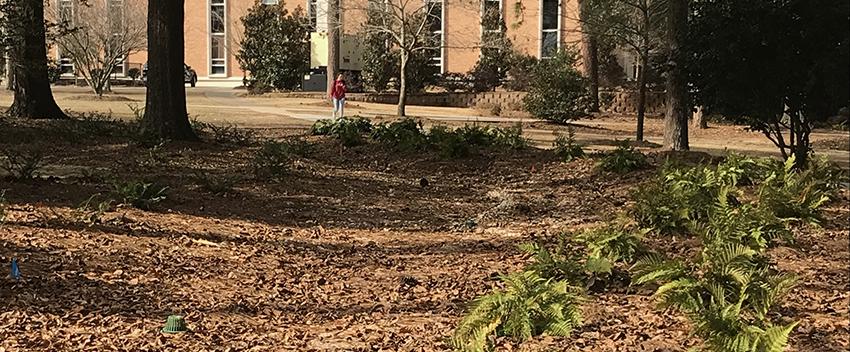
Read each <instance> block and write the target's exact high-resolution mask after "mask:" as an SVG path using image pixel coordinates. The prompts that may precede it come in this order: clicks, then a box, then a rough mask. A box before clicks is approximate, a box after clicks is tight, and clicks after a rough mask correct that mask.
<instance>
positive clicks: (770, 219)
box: [690, 188, 794, 251]
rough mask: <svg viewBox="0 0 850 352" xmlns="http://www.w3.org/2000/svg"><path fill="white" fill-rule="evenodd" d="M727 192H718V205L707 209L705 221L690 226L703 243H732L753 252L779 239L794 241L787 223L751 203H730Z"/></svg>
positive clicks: (725, 189) (726, 190) (761, 249)
mask: <svg viewBox="0 0 850 352" xmlns="http://www.w3.org/2000/svg"><path fill="white" fill-rule="evenodd" d="M726 192H728V188H724V189H723V190H721V192H720V194H719V196H718V199H717V202H716V203H715V204H714V205H713V206H712V207H711V208H710V211H709V212H708V216H707V217H706V218H705V219H702V220H701V221H693V222H691V224H690V232H691V233H694V234H698V235H700V236H701V237H702V239H703V242H706V243H717V242H724V241H725V242H730V241H731V242H734V243H741V244H744V245H745V246H747V247H748V248H751V249H754V250H756V251H763V250H764V249H766V248H768V247H771V246H773V245H775V244H776V243H777V242H778V241H779V240H783V241H785V242H787V243H793V242H794V237H793V234H792V233H791V231H789V230H788V227H787V224H786V223H785V222H784V221H782V220H780V219H779V218H777V217H776V216H775V215H774V214H773V213H772V212H770V211H765V210H764V209H760V208H758V207H755V206H753V205H752V204H741V205H737V204H730V201H729V199H730V197H728V196H727V195H726ZM732 199H734V198H732Z"/></svg>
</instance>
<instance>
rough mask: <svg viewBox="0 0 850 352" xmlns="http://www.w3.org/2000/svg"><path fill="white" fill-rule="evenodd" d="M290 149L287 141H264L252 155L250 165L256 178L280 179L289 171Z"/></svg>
mask: <svg viewBox="0 0 850 352" xmlns="http://www.w3.org/2000/svg"><path fill="white" fill-rule="evenodd" d="M291 160H292V150H291V148H290V145H289V144H287V143H282V142H276V141H266V142H264V143H263V145H262V146H261V147H260V150H258V151H257V153H256V154H255V155H254V160H253V162H252V167H253V169H254V176H256V177H257V178H258V179H263V180H265V179H280V178H282V177H283V176H284V175H286V172H287V171H289V162H290V161H291Z"/></svg>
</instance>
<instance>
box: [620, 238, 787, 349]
mask: <svg viewBox="0 0 850 352" xmlns="http://www.w3.org/2000/svg"><path fill="white" fill-rule="evenodd" d="M633 272H634V273H635V279H634V280H633V283H634V284H637V285H640V284H646V283H656V284H658V285H660V286H659V287H658V289H657V290H656V292H655V295H654V296H655V297H656V298H657V299H658V300H659V301H660V302H661V303H662V306H663V307H672V308H674V309H677V310H679V311H681V312H682V313H684V314H685V316H687V317H688V319H689V320H690V321H691V323H692V324H693V326H694V332H695V333H696V334H697V335H698V336H700V337H702V338H703V340H704V341H705V345H706V347H707V349H708V350H709V351H718V352H719V351H722V352H726V351H735V352H737V351H742V352H749V351H776V352H781V351H784V349H785V346H786V345H787V341H788V335H789V334H790V333H791V331H792V330H793V329H794V327H795V326H796V324H797V323H796V322H795V323H790V324H787V325H778V324H776V323H774V322H773V321H772V320H771V319H770V315H769V313H770V310H771V308H772V307H773V306H774V305H775V304H776V303H777V302H778V301H779V300H780V299H781V298H782V297H783V296H784V295H785V294H786V293H787V292H788V291H790V289H791V288H792V287H793V285H794V282H795V278H794V277H793V276H790V275H785V274H781V273H778V272H776V271H775V270H774V269H773V268H772V267H770V266H769V265H768V264H767V261H766V260H764V259H763V258H761V257H759V256H758V255H757V252H756V251H754V250H753V249H750V248H748V247H747V246H746V245H743V244H739V243H734V242H733V241H730V242H725V243H723V242H718V243H713V244H709V243H706V244H705V245H704V249H703V251H702V253H701V254H700V257H699V258H698V260H697V261H696V262H695V263H693V264H688V263H684V262H681V261H675V260H669V259H666V258H664V257H661V256H658V255H652V256H648V257H646V258H644V259H642V260H641V261H639V262H638V263H637V264H636V265H635V266H634V268H633ZM771 315H772V314H771Z"/></svg>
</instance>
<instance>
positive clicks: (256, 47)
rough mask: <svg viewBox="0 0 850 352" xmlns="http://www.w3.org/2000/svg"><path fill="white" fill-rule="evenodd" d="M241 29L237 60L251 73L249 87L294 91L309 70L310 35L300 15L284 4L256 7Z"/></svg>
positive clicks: (247, 16)
mask: <svg viewBox="0 0 850 352" xmlns="http://www.w3.org/2000/svg"><path fill="white" fill-rule="evenodd" d="M241 21H242V27H243V28H244V31H243V36H242V39H241V40H240V42H239V46H238V48H239V52H238V53H237V55H236V59H237V60H238V61H239V66H240V67H241V68H242V70H244V71H245V72H250V73H251V77H250V78H251V80H252V81H251V84H250V86H252V87H256V88H259V90H260V91H262V90H263V89H267V88H276V89H284V90H293V89H297V88H299V87H301V80H302V79H303V77H304V74H305V73H307V70H308V69H309V66H310V65H309V62H310V44H309V31H308V30H307V28H306V27H305V26H304V25H303V24H304V23H306V19H305V18H304V16H303V12H302V11H300V10H296V11H295V12H293V13H292V14H290V13H289V12H288V11H287V10H286V8H285V7H284V6H283V4H279V5H264V4H259V3H258V4H256V5H255V6H254V7H252V8H251V9H249V10H248V13H247V14H246V15H245V16H243V17H242V18H241Z"/></svg>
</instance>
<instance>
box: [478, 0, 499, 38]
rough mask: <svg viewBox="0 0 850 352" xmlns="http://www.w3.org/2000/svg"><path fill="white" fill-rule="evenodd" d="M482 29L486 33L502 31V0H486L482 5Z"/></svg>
mask: <svg viewBox="0 0 850 352" xmlns="http://www.w3.org/2000/svg"><path fill="white" fill-rule="evenodd" d="M481 30H482V31H483V32H484V33H487V32H490V33H492V32H496V33H498V32H501V31H502V1H501V0H484V2H483V5H482V7H481Z"/></svg>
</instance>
